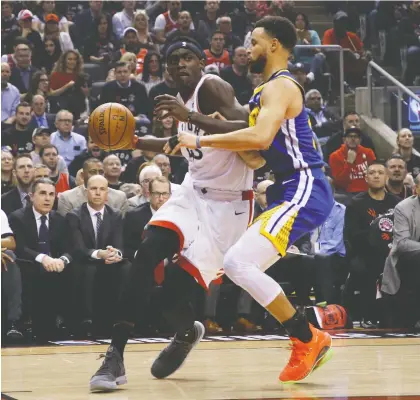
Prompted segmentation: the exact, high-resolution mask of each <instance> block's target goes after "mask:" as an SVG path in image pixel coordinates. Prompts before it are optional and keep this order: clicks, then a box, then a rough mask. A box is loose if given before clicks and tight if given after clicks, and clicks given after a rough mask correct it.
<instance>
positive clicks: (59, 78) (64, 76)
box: [50, 72, 77, 90]
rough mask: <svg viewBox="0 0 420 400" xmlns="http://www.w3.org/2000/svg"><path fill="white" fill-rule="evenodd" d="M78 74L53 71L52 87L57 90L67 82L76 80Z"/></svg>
mask: <svg viewBox="0 0 420 400" xmlns="http://www.w3.org/2000/svg"><path fill="white" fill-rule="evenodd" d="M76 78H77V75H76V74H73V73H72V74H69V73H67V72H53V73H52V74H51V77H50V88H51V89H52V90H57V89H60V88H62V87H63V86H64V85H65V84H66V83H69V82H70V81H74V82H76Z"/></svg>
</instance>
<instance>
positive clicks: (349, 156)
mask: <svg viewBox="0 0 420 400" xmlns="http://www.w3.org/2000/svg"><path fill="white" fill-rule="evenodd" d="M356 156H357V153H356V152H355V151H354V150H351V149H350V150H349V151H348V152H347V162H348V163H350V164H353V163H354V162H355V161H356Z"/></svg>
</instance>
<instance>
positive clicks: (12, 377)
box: [1, 338, 420, 400]
mask: <svg viewBox="0 0 420 400" xmlns="http://www.w3.org/2000/svg"><path fill="white" fill-rule="evenodd" d="M164 346H165V344H131V345H128V346H127V350H126V354H125V366H126V369H127V377H128V384H127V385H124V386H122V387H121V389H120V390H118V391H116V392H113V393H95V394H90V393H89V391H88V382H89V378H90V376H91V375H92V374H93V373H94V372H95V370H96V369H97V368H98V367H99V365H100V363H101V360H98V359H97V358H98V356H99V354H100V353H103V352H105V351H106V348H107V346H106V345H95V346H83V347H80V346H52V347H29V348H7V349H3V350H2V388H1V391H2V393H4V394H5V395H6V396H5V397H4V398H9V399H18V400H21V399H22V400H25V399H28V400H29V399H31V400H35V399H36V400H61V399H63V400H81V399H89V400H91V399H95V400H100V399H107V400H111V399H112V400H134V399H142V400H143V399H159V400H177V399H180V400H181V399H191V400H219V399H226V400H227V399H249V400H251V399H271V400H274V399H283V398H288V399H357V398H364V399H378V400H379V399H404V400H414V399H420V338H389V339H383V338H382V339H363V340H357V339H335V340H334V356H333V358H332V359H331V361H329V362H328V363H327V364H326V365H325V366H324V367H322V368H321V369H319V370H318V371H316V372H315V373H314V374H313V375H311V376H310V377H309V378H308V379H307V381H305V382H304V383H300V384H294V385H290V384H289V385H282V384H280V383H279V382H278V380H277V377H278V375H279V372H280V370H281V369H282V367H283V366H284V365H285V363H286V362H287V360H288V357H289V351H288V349H287V347H288V342H287V341H284V340H279V341H247V342H242V341H238V342H217V343H216V342H204V343H200V345H199V346H198V347H197V348H195V349H194V351H193V352H192V353H191V355H190V357H189V359H188V360H187V362H186V363H185V364H184V365H183V367H182V369H180V370H179V371H178V372H177V373H175V374H174V375H173V376H172V377H170V378H168V379H166V380H156V379H154V378H153V377H152V376H151V375H150V372H149V369H150V366H151V364H152V361H153V360H154V358H155V356H156V355H157V354H158V351H159V350H160V349H161V348H163V347H164ZM7 396H9V397H7ZM2 399H3V397H2Z"/></svg>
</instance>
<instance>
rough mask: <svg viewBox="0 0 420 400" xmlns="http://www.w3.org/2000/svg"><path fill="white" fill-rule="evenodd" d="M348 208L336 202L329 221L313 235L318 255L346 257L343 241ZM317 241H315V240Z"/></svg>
mask: <svg viewBox="0 0 420 400" xmlns="http://www.w3.org/2000/svg"><path fill="white" fill-rule="evenodd" d="M345 212H346V207H345V206H343V205H342V204H340V203H337V202H336V201H334V206H333V209H332V210H331V213H330V215H329V216H328V218H327V220H326V221H325V222H324V223H323V224H322V225H321V226H320V227H319V228H317V230H316V231H315V232H314V233H313V237H312V239H313V241H314V242H315V253H316V254H324V255H331V254H337V253H338V254H339V255H340V256H342V257H344V256H345V255H346V248H345V246H344V240H343V229H344V214H345ZM314 239H315V240H314Z"/></svg>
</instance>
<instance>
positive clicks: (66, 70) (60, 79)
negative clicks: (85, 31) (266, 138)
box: [50, 50, 83, 90]
mask: <svg viewBox="0 0 420 400" xmlns="http://www.w3.org/2000/svg"><path fill="white" fill-rule="evenodd" d="M82 71H83V58H82V56H81V55H80V53H79V52H78V51H77V50H68V51H65V52H64V53H63V54H62V55H61V56H60V58H59V59H58V61H57V63H56V65H55V67H54V68H53V72H52V74H51V79H50V85H51V89H52V90H57V89H63V88H64V90H68V89H70V88H72V87H73V86H74V83H75V81H76V79H77V77H78V76H79V75H80V74H81V73H82Z"/></svg>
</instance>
